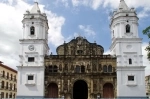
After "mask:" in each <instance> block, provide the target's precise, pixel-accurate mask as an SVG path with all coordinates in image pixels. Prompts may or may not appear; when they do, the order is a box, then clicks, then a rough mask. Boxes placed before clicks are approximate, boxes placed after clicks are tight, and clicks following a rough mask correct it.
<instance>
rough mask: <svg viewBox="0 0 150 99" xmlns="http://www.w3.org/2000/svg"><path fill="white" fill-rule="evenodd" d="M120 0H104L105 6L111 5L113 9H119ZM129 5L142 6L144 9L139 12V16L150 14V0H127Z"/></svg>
mask: <svg viewBox="0 0 150 99" xmlns="http://www.w3.org/2000/svg"><path fill="white" fill-rule="evenodd" d="M119 2H120V0H104V2H103V7H104V8H105V7H110V8H112V9H117V8H118V6H119ZM125 2H126V4H127V5H128V7H130V8H131V7H134V8H141V9H142V10H141V11H140V12H139V13H138V16H139V18H144V17H148V16H149V15H150V14H148V12H149V11H150V6H149V4H150V0H138V1H137V0H125Z"/></svg>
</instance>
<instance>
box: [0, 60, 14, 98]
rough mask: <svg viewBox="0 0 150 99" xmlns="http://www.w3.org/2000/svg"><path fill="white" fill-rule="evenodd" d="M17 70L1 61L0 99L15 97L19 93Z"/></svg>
mask: <svg viewBox="0 0 150 99" xmlns="http://www.w3.org/2000/svg"><path fill="white" fill-rule="evenodd" d="M16 78H17V71H16V70H14V69H12V68H10V67H8V66H6V65H4V64H3V63H2V62H1V61H0V99H2V98H15V97H16V93H17V87H16V86H17V79H16Z"/></svg>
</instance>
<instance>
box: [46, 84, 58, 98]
mask: <svg viewBox="0 0 150 99" xmlns="http://www.w3.org/2000/svg"><path fill="white" fill-rule="evenodd" d="M47 98H58V86H57V84H55V83H50V84H49V85H48V94H47Z"/></svg>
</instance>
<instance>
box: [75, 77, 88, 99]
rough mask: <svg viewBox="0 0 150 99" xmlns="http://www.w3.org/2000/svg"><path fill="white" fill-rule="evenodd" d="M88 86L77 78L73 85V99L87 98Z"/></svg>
mask: <svg viewBox="0 0 150 99" xmlns="http://www.w3.org/2000/svg"><path fill="white" fill-rule="evenodd" d="M87 98H88V86H87V83H86V82H85V81H83V80H78V81H76V82H75V83H74V85H73V99H87Z"/></svg>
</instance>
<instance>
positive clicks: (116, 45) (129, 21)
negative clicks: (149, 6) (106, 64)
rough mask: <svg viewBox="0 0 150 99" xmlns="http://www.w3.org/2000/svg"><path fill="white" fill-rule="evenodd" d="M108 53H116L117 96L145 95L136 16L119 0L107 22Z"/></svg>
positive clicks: (136, 97) (137, 97) (141, 97)
mask: <svg viewBox="0 0 150 99" xmlns="http://www.w3.org/2000/svg"><path fill="white" fill-rule="evenodd" d="M110 28H111V38H112V44H111V47H110V50H111V54H112V55H114V56H116V57H117V70H116V72H117V97H118V98H119V99H128V98H130V99H133V98H134V99H145V98H146V92H145V66H143V60H142V57H143V55H142V39H141V38H139V36H138V17H137V14H136V11H135V10H134V8H131V9H129V8H128V6H127V5H126V3H125V1H124V0H120V5H119V8H118V9H117V11H114V12H113V15H112V18H111V23H110Z"/></svg>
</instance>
